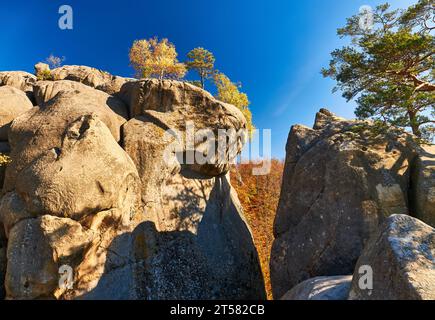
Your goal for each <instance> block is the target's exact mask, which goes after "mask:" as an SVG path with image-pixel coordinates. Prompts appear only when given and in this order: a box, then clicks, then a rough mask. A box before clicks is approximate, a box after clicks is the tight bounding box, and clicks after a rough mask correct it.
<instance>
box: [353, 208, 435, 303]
mask: <svg viewBox="0 0 435 320" xmlns="http://www.w3.org/2000/svg"><path fill="white" fill-rule="evenodd" d="M361 266H370V267H371V268H372V270H373V288H372V289H371V290H370V288H365V287H364V288H365V289H361V286H360V285H359V283H360V280H361V275H360V274H359V269H360V267H361ZM434 266H435V229H434V228H432V227H430V226H428V225H426V224H425V223H423V222H421V221H419V220H417V219H415V218H412V217H410V216H406V215H393V216H390V217H389V218H388V219H387V220H386V221H385V222H384V224H383V225H382V227H381V228H380V229H379V231H378V232H377V233H376V234H375V235H374V236H373V237H372V238H371V239H370V241H369V242H368V244H367V246H366V247H365V248H364V251H363V253H362V255H361V257H360V258H359V259H358V263H357V266H356V268H355V273H354V277H353V281H352V288H351V291H350V294H349V298H350V299H361V300H434V299H435V268H434Z"/></svg>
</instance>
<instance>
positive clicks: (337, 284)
mask: <svg viewBox="0 0 435 320" xmlns="http://www.w3.org/2000/svg"><path fill="white" fill-rule="evenodd" d="M351 283H352V276H335V277H316V278H313V279H308V280H305V281H304V282H302V283H300V284H298V285H297V286H295V287H294V288H293V289H291V290H290V291H289V292H287V293H286V294H285V295H284V296H283V297H282V298H281V300H347V297H348V295H349V290H350V286H351Z"/></svg>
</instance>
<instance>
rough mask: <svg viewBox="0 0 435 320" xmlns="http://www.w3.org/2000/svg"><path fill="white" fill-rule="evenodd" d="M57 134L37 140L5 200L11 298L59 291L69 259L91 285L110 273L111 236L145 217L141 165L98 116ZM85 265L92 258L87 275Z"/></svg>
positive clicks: (80, 280)
mask: <svg viewBox="0 0 435 320" xmlns="http://www.w3.org/2000/svg"><path fill="white" fill-rule="evenodd" d="M38 112H39V113H41V112H42V111H40V110H38V111H36V112H35V113H38ZM27 124H28V125H29V126H31V125H32V123H31V122H28V123H27ZM23 126H24V124H23ZM50 134H52V136H51V137H50ZM57 134H58V132H56V130H52V131H51V132H46V135H45V138H46V139H50V138H52V139H51V143H52V144H53V145H52V146H51V148H48V149H45V147H46V144H45V143H42V141H41V140H39V141H38V140H34V141H35V144H34V145H33V148H34V149H33V151H34V152H31V153H29V154H28V155H29V159H27V160H28V162H27V163H22V164H23V167H22V169H21V170H20V171H19V172H16V173H17V175H16V177H15V184H14V185H13V186H12V185H9V188H10V189H11V190H10V191H8V193H6V194H5V195H4V196H3V198H2V201H1V204H0V220H1V221H2V223H3V225H4V227H5V231H6V237H7V238H8V249H7V272H6V279H5V287H6V293H7V296H8V297H9V298H15V299H34V298H54V297H61V296H62V293H60V292H58V291H59V286H58V278H59V272H58V269H59V267H61V266H62V265H63V264H67V265H69V266H71V267H73V270H74V271H75V275H76V277H77V278H75V279H74V283H75V284H76V286H77V288H80V289H81V290H84V289H83V287H85V288H86V289H85V290H87V291H89V290H91V289H93V285H95V282H96V281H98V280H99V279H100V278H101V276H102V274H104V273H105V272H109V271H110V269H104V267H105V260H104V259H103V258H102V257H104V256H105V254H106V249H105V248H107V247H108V245H109V244H110V242H109V243H106V242H107V241H111V240H112V239H113V238H115V237H117V236H118V235H119V234H121V233H122V232H127V231H131V230H132V229H133V228H134V227H135V226H136V225H135V224H134V222H135V221H137V222H140V221H142V218H141V216H142V215H143V213H141V212H140V211H139V207H140V204H139V196H138V195H139V185H140V181H139V176H138V174H137V170H136V168H135V166H134V164H133V162H132V161H131V159H130V158H129V157H128V155H127V154H126V153H125V152H124V151H123V150H122V148H121V147H120V146H119V145H118V144H117V143H116V141H115V140H114V138H113V136H112V134H111V132H110V131H109V129H108V128H107V127H106V125H105V124H104V123H103V122H102V121H100V120H99V118H98V117H97V116H96V115H86V114H85V115H83V116H81V117H80V118H78V119H77V120H76V121H73V122H71V123H70V124H68V125H67V126H66V128H65V129H64V132H63V133H62V134H61V135H60V136H61V139H60V141H59V140H57V139H55V136H56V135H57ZM38 142H39V143H38ZM13 148H14V147H13ZM15 160H16V158H15V155H14V153H13V154H12V161H15ZM10 169H11V170H12V169H14V167H13V166H11V167H8V169H7V171H9V170H10ZM12 187H13V189H12ZM4 192H5V190H4ZM105 219H107V220H108V221H110V222H111V223H108V222H107V221H104V220H105ZM101 221H104V222H101ZM109 235H110V238H109V239H105V238H106V237H109ZM102 239H105V240H106V242H103V240H102ZM23 243H28V244H29V245H25V246H23V245H22V244H23ZM32 243H34V244H35V245H30V244H32ZM104 245H106V247H105V246H104ZM102 248H104V249H102ZM85 249H86V250H85ZM84 255H85V256H86V258H85V259H84V260H83V261H80V259H81V258H82V257H83V256H84ZM83 263H87V264H89V263H92V268H89V269H86V270H87V272H86V274H84V275H83V274H81V273H79V271H80V270H81V269H80V268H81V267H82V266H83ZM55 289H56V290H55ZM75 290H78V289H75ZM75 290H74V291H72V292H75ZM72 292H69V294H73V293H72Z"/></svg>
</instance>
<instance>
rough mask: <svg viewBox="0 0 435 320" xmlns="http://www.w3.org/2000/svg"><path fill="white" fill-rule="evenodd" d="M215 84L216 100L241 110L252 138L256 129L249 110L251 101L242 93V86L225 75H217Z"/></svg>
mask: <svg viewBox="0 0 435 320" xmlns="http://www.w3.org/2000/svg"><path fill="white" fill-rule="evenodd" d="M214 82H215V85H216V88H217V95H216V98H217V99H219V100H220V101H222V102H225V103H229V104H232V105H234V106H236V107H237V108H239V109H240V110H241V111H242V113H243V115H244V116H245V118H246V121H247V129H248V134H249V137H252V134H253V133H254V130H255V127H254V124H253V123H252V113H251V110H249V104H250V102H249V100H248V96H247V94H246V93H243V92H240V91H239V88H240V87H241V85H240V84H235V83H233V82H232V81H231V80H230V79H229V78H228V77H227V76H226V75H225V74H223V73H216V74H215V76H214Z"/></svg>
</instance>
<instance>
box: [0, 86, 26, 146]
mask: <svg viewBox="0 0 435 320" xmlns="http://www.w3.org/2000/svg"><path fill="white" fill-rule="evenodd" d="M32 107H33V105H32V102H31V101H30V100H29V99H28V98H27V96H26V94H25V93H24V92H23V91H21V90H19V89H16V88H14V87H11V86H7V85H6V86H2V87H0V140H1V141H8V130H9V127H10V124H11V122H12V120H14V119H15V118H16V117H18V116H19V115H20V114H22V113H24V112H26V111H29V110H30V109H32Z"/></svg>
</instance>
